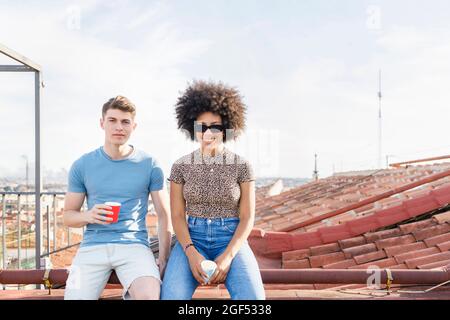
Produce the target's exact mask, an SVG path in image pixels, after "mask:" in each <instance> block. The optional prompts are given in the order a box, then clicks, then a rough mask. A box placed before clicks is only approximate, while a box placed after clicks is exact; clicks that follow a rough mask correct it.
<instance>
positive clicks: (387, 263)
mask: <svg viewBox="0 0 450 320" xmlns="http://www.w3.org/2000/svg"><path fill="white" fill-rule="evenodd" d="M396 265H397V261H396V260H395V259H394V258H386V259H382V260H378V261H371V262H368V263H364V264H361V265H357V266H353V267H350V268H349V269H367V268H369V267H370V266H377V267H378V268H388V267H391V266H396Z"/></svg>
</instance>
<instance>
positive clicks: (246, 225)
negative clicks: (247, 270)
mask: <svg viewBox="0 0 450 320" xmlns="http://www.w3.org/2000/svg"><path fill="white" fill-rule="evenodd" d="M240 187H241V199H240V203H239V211H240V214H239V224H238V226H237V228H236V232H235V233H234V235H233V238H232V239H231V241H230V243H229V244H228V246H227V248H226V249H225V251H224V252H223V253H222V254H221V255H220V256H219V257H217V259H216V263H217V270H216V272H215V273H214V275H213V276H212V277H211V280H210V282H211V283H222V282H224V281H225V278H226V276H227V273H228V270H229V269H230V265H231V261H232V260H233V258H234V257H235V256H236V254H237V253H238V251H239V249H240V248H241V246H242V244H243V243H244V241H245V240H247V238H248V236H249V235H250V232H251V231H252V228H253V224H254V222H255V182H254V181H247V182H242V183H240Z"/></svg>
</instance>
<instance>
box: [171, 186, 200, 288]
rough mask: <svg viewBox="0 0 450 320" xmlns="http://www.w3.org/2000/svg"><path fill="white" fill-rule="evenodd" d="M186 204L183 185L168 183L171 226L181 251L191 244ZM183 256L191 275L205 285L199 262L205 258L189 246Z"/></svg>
mask: <svg viewBox="0 0 450 320" xmlns="http://www.w3.org/2000/svg"><path fill="white" fill-rule="evenodd" d="M185 207H186V202H185V200H184V197H183V185H182V184H179V183H175V182H173V181H171V182H170V209H171V213H172V224H173V229H174V231H175V234H176V236H177V239H178V242H179V243H180V245H181V247H182V248H183V250H185V248H186V246H187V245H188V244H190V243H192V240H191V236H190V235H189V228H188V225H187V223H186V213H185ZM185 254H186V256H187V257H188V259H189V265H190V267H191V271H192V275H193V276H194V278H195V279H197V281H198V282H199V283H201V284H205V278H206V277H207V275H206V273H205V272H204V271H203V269H202V268H201V265H200V264H201V262H202V261H203V260H205V258H204V257H203V256H202V255H201V254H200V253H199V252H198V251H197V249H196V248H195V247H194V246H190V247H188V248H187V249H186V250H185Z"/></svg>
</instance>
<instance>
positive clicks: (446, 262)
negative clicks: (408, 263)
mask: <svg viewBox="0 0 450 320" xmlns="http://www.w3.org/2000/svg"><path fill="white" fill-rule="evenodd" d="M449 264H450V259H448V260H440V261H436V262H432V263H428V264H422V265H420V266H417V269H434V268H441V267H444V266H447V265H449Z"/></svg>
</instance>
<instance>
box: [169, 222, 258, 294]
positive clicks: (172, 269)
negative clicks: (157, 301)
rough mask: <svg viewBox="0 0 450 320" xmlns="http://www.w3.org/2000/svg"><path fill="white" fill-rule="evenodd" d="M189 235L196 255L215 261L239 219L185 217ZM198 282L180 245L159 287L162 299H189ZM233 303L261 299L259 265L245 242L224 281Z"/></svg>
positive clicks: (229, 239)
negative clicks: (196, 252) (197, 253)
mask: <svg viewBox="0 0 450 320" xmlns="http://www.w3.org/2000/svg"><path fill="white" fill-rule="evenodd" d="M187 222H188V227H189V234H190V236H191V239H192V242H193V243H194V245H195V248H196V249H197V250H198V252H199V253H200V254H201V255H202V256H204V257H205V259H209V260H215V259H216V258H217V257H218V256H219V255H220V254H222V253H223V252H224V251H225V249H226V247H227V246H228V243H229V242H230V241H231V238H232V237H233V235H234V232H235V231H236V228H237V225H238V224H239V218H214V219H213V218H211V219H208V218H197V217H191V216H189V217H188V220H187ZM198 285H199V283H198V282H197V280H196V279H195V278H194V276H193V275H192V272H191V268H190V266H189V261H188V258H187V257H186V255H185V253H184V251H183V248H182V247H181V245H180V243H177V244H176V245H175V246H174V248H173V250H172V252H171V254H170V258H169V262H168V264H167V268H166V271H165V274H164V278H163V282H162V286H161V299H162V300H190V299H192V295H193V294H194V291H195V289H196V288H197V286H198ZM225 286H226V288H227V289H228V292H229V293H230V296H231V299H233V300H264V299H265V291H264V286H263V283H262V279H261V273H260V271H259V267H258V263H257V261H256V258H255V256H254V254H253V252H252V249H251V248H250V246H249V245H248V242H247V241H245V242H244V243H243V245H242V246H241V248H240V250H239V252H238V253H237V254H236V256H235V257H234V259H233V261H232V263H231V266H230V270H229V271H228V274H227V277H226V279H225Z"/></svg>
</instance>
